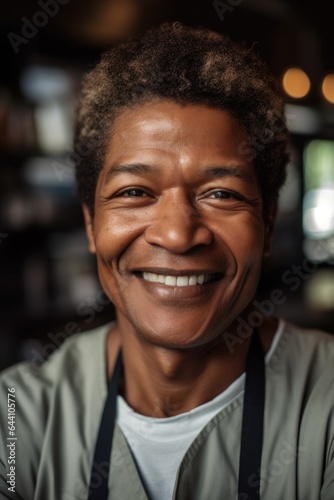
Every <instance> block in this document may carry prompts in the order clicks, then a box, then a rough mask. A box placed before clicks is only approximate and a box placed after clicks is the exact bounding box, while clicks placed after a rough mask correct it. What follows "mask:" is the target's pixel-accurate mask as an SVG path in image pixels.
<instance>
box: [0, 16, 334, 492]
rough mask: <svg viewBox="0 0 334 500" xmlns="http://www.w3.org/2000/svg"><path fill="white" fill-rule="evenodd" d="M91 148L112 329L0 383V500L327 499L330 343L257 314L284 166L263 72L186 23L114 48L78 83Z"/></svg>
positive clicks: (280, 131)
mask: <svg viewBox="0 0 334 500" xmlns="http://www.w3.org/2000/svg"><path fill="white" fill-rule="evenodd" d="M84 148H85V151H87V152H88V153H87V154H85V156H84V157H83V158H82V161H81V162H78V166H77V178H78V184H79V191H80V194H81V198H82V202H83V211H84V216H85V224H86V229H87V235H88V240H89V248H90V251H91V252H93V253H95V254H96V258H97V264H98V272H99V277H100V281H101V284H102V286H103V288H104V290H105V292H106V294H107V295H108V297H109V298H110V299H111V301H112V302H113V303H114V305H115V308H116V314H117V321H116V322H115V323H113V324H111V325H106V326H105V327H103V328H100V329H97V330H95V331H91V332H88V333H85V334H79V335H75V336H73V337H72V338H71V339H69V340H67V341H66V342H65V343H64V344H63V346H62V347H61V348H59V349H58V351H57V352H56V353H54V354H53V356H51V358H50V359H48V360H47V361H46V362H45V363H43V365H42V366H41V367H39V368H38V369H36V367H35V369H32V368H30V367H27V366H26V365H19V366H17V367H14V368H11V369H9V370H7V371H6V372H5V373H3V375H2V379H1V387H2V392H1V429H2V437H3V440H2V447H1V453H0V460H1V462H0V476H1V482H0V491H1V494H2V498H17V499H25V500H30V499H35V500H56V499H57V500H59V499H61V500H69V499H71V500H72V499H80V500H81V499H87V498H91V499H92V498H94V499H96V498H99V499H100V498H101V499H104V498H105V499H106V498H108V499H134V498H140V499H147V498H150V499H158V500H165V499H166V500H167V499H172V498H173V499H178V500H181V499H182V500H183V499H191V500H194V499H198V500H199V499H201V500H206V499H208V498H210V499H213V500H218V499H222V498H226V499H235V498H238V499H239V500H247V499H257V498H261V499H267V500H269V499H270V500H282V499H284V500H293V499H299V500H303V499H305V500H306V499H307V500H315V499H319V498H321V499H322V500H332V499H333V498H334V415H333V408H334V384H333V381H334V370H333V358H334V340H333V339H332V338H331V337H330V336H329V335H327V334H322V333H319V332H310V331H302V330H300V329H298V328H296V327H295V326H292V325H288V324H286V323H284V322H283V321H278V320H276V319H274V318H269V317H265V316H261V315H260V313H259V311H258V310H256V306H255V303H254V300H255V296H256V290H257V286H258V281H259V276H260V272H261V265H262V259H263V257H264V256H266V255H268V254H269V253H270V246H271V240H272V233H273V226H274V220H275V213H276V203H277V197H278V191H279V188H280V187H281V185H282V183H283V182H284V178H285V165H286V162H287V131H286V127H285V124H284V119H283V103H282V100H281V98H280V97H279V93H278V91H277V87H276V85H275V83H274V81H273V80H272V78H271V77H269V76H268V74H267V72H266V70H265V69H264V67H263V65H262V64H261V63H260V62H259V61H258V59H257V57H256V56H255V55H254V54H253V52H252V51H249V50H246V49H242V48H239V47H237V46H235V45H234V44H233V43H232V42H230V41H228V40H226V39H225V38H224V37H222V36H221V35H219V34H215V33H212V32H209V31H206V30H195V29H190V28H186V27H183V26H181V25H179V24H175V25H164V26H162V27H160V28H157V29H154V30H152V31H150V32H148V33H147V34H146V35H145V36H144V37H142V38H139V39H136V40H131V41H129V42H127V43H125V44H123V45H122V46H120V47H117V48H113V49H111V50H110V51H108V52H107V53H106V54H105V55H104V56H103V58H102V60H101V62H100V63H99V64H98V66H97V67H96V68H95V69H94V70H93V71H92V72H91V73H90V74H89V75H88V76H87V77H86V79H85V81H84V86H83V92H82V98H81V101H80V105H79V112H78V122H77V128H76V149H77V150H78V151H79V150H83V149H84ZM241 325H243V328H241ZM245 325H246V327H247V328H246V327H245ZM254 327H255V328H254ZM108 381H109V388H108ZM8 391H9V394H11V395H12V394H15V398H16V401H15V403H16V421H15V425H14V424H13V425H14V426H15V437H17V441H16V440H14V439H10V438H11V437H12V435H10V436H9V435H8V430H7V427H8V426H7V416H8V412H7V407H6V400H7V393H8ZM107 393H108V397H107ZM15 398H13V397H11V398H10V399H11V400H12V399H15ZM114 420H115V422H114ZM12 432H13V431H12ZM7 438H8V439H7ZM8 443H10V446H12V449H13V450H14V452H15V464H13V466H14V467H15V469H10V468H9V467H10V465H9V459H8V457H9V451H8V450H10V447H8ZM10 474H11V476H10ZM8 477H9V478H11V480H12V481H13V482H14V485H15V493H14V491H13V490H11V491H8V489H9V487H10V484H11V483H10V482H8V481H10V479H8Z"/></svg>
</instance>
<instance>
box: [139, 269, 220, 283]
mask: <svg viewBox="0 0 334 500" xmlns="http://www.w3.org/2000/svg"><path fill="white" fill-rule="evenodd" d="M134 274H136V275H137V276H139V277H140V278H142V279H143V280H145V281H149V282H151V283H160V284H162V285H167V286H171V287H190V286H195V285H206V284H208V283H213V282H215V281H218V280H220V279H221V278H222V277H223V274H222V273H191V274H167V273H166V274H165V273H159V274H157V273H153V272H147V271H137V272H135V273H134Z"/></svg>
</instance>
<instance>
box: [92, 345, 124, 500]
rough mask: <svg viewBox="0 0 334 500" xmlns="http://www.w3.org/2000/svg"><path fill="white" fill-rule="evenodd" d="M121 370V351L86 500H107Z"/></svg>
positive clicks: (110, 388)
mask: <svg viewBox="0 0 334 500" xmlns="http://www.w3.org/2000/svg"><path fill="white" fill-rule="evenodd" d="M121 370H122V351H121V349H120V350H119V352H118V356H117V360H116V364H115V368H114V372H113V375H112V377H111V380H110V382H109V387H108V396H107V400H106V402H105V406H104V410H103V414H102V419H101V423H100V429H99V434H98V437H97V441H96V445H95V452H94V460H93V467H92V473H91V477H90V485H89V496H88V500H107V498H108V478H109V471H110V460H111V448H112V439H113V433H114V426H115V416H116V401H117V394H118V389H119V379H120V376H121Z"/></svg>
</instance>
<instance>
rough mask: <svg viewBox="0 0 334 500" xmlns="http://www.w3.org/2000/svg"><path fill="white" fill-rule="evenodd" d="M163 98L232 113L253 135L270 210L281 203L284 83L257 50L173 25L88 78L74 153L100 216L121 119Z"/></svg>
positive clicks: (130, 44)
mask: <svg viewBox="0 0 334 500" xmlns="http://www.w3.org/2000/svg"><path fill="white" fill-rule="evenodd" d="M157 99H158V100H162V99H163V100H172V101H174V102H177V103H180V104H203V105H207V106H209V107H213V108H219V109H221V110H224V111H228V112H229V113H230V114H231V115H232V116H233V117H234V118H235V119H236V120H237V121H238V122H239V123H241V124H242V125H243V126H244V127H245V129H246V131H247V134H248V137H249V142H247V143H244V144H243V143H242V144H240V145H239V151H240V152H241V153H242V154H244V155H245V157H246V159H247V160H248V161H252V162H253V164H254V167H255V169H256V172H257V175H258V179H259V183H260V187H261V192H262V198H263V203H264V208H265V209H266V208H268V207H269V206H270V205H271V204H272V203H273V202H275V201H276V200H277V197H278V192H279V189H280V187H281V186H282V184H283V183H284V180H285V175H286V164H287V161H288V132H287V128H286V125H285V119H284V102H283V99H282V97H281V93H280V90H279V87H278V84H277V82H276V81H275V80H274V78H273V77H272V76H271V75H270V74H269V73H268V71H267V69H266V67H265V65H264V64H263V62H262V61H261V60H260V59H259V58H258V56H257V55H256V54H255V53H254V51H253V50H250V49H247V48H244V47H241V46H239V45H237V44H236V43H235V42H232V41H231V40H230V39H229V38H227V37H225V36H223V35H221V34H219V33H216V32H213V31H210V30H208V29H206V28H196V29H195V28H190V27H187V26H183V25H181V24H180V23H173V24H171V23H168V24H163V25H162V26H160V27H158V28H153V29H151V30H149V31H148V32H146V33H145V34H144V35H143V36H141V37H137V38H135V39H131V40H128V41H126V42H125V43H123V44H121V45H119V46H116V47H112V48H111V49H109V50H108V51H106V52H105V53H104V54H103V55H102V58H101V60H100V62H99V63H98V64H97V65H96V67H95V68H94V69H93V70H92V71H91V72H89V73H88V74H87V75H85V77H84V79H83V88H82V93H81V97H80V99H79V104H78V112H77V121H76V127H75V142H74V148H75V152H76V153H77V154H76V155H75V157H76V177H77V182H78V189H79V194H80V197H81V200H82V202H84V203H85V204H86V205H87V207H88V209H89V211H90V213H91V214H92V215H93V214H94V200H95V190H96V184H97V179H98V176H99V172H100V171H101V169H102V166H103V162H104V157H105V154H106V150H107V144H108V140H109V141H110V137H111V134H112V127H113V123H114V120H115V118H116V116H117V115H118V114H119V113H120V112H122V110H124V109H125V108H127V107H130V106H137V105H140V104H144V103H145V102H148V101H153V100H157Z"/></svg>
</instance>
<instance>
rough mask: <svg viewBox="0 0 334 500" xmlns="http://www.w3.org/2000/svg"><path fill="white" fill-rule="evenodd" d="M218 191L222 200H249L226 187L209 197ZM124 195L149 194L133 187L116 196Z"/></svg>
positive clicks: (144, 195) (218, 197) (130, 196)
mask: <svg viewBox="0 0 334 500" xmlns="http://www.w3.org/2000/svg"><path fill="white" fill-rule="evenodd" d="M129 193H137V194H138V193H140V194H139V196H138V195H134V194H132V195H130V194H129ZM217 193H222V196H217V197H216V196H215V197H214V198H215V199H221V200H228V199H235V200H239V201H247V200H246V198H245V197H243V196H241V195H239V194H237V193H234V192H232V191H228V190H225V189H217V190H216V191H212V192H211V193H210V194H209V196H208V197H211V196H212V195H215V194H217ZM122 196H124V197H125V198H144V197H146V196H149V195H148V194H147V193H146V192H145V191H144V190H143V189H139V188H131V189H126V190H124V191H121V192H120V193H117V194H116V197H122Z"/></svg>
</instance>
